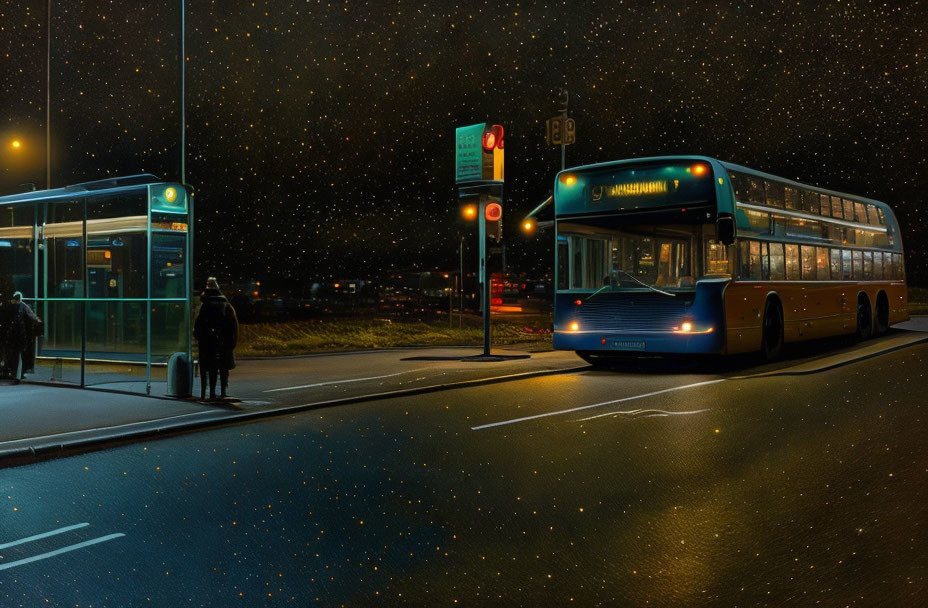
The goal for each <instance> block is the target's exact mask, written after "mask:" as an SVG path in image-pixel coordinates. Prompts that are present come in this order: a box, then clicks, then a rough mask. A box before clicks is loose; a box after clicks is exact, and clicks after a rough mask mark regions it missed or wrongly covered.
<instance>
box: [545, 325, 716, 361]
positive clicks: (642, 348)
mask: <svg viewBox="0 0 928 608" xmlns="http://www.w3.org/2000/svg"><path fill="white" fill-rule="evenodd" d="M553 341H554V348H555V349H557V350H575V351H593V352H601V353H602V354H604V355H605V354H609V353H615V354H635V353H641V354H645V353H650V354H700V353H702V354H715V353H721V352H723V351H724V347H725V341H724V334H723V332H721V331H717V330H714V331H711V332H709V333H678V332H667V331H640V332H609V331H584V332H579V331H566V330H555V331H554V339H553Z"/></svg>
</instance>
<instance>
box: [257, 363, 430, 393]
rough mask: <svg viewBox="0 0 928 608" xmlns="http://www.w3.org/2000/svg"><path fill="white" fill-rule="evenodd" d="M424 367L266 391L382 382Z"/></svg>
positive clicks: (274, 390)
mask: <svg viewBox="0 0 928 608" xmlns="http://www.w3.org/2000/svg"><path fill="white" fill-rule="evenodd" d="M423 369H425V368H424V367H420V368H418V369H409V370H406V371H404V372H396V373H395V374H386V375H384V376H371V377H370V378H351V379H348V380H332V381H330V382H317V383H316V384H304V385H302V386H287V387H285V388H272V389H270V390H267V391H264V392H265V393H276V392H278V391H295V390H299V389H301V388H314V387H317V386H329V385H331V384H347V383H348V382H364V381H365V380H380V379H381V378H392V377H393V376H399V375H401V374H411V373H413V372H418V371H422V370H423Z"/></svg>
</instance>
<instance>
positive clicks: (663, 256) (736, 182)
mask: <svg viewBox="0 0 928 608" xmlns="http://www.w3.org/2000/svg"><path fill="white" fill-rule="evenodd" d="M554 222H555V233H556V263H555V267H556V268H555V285H556V293H555V311H554V347H555V348H558V349H563V350H574V351H577V353H578V354H579V355H580V356H581V357H583V358H584V359H585V360H586V361H588V362H590V363H593V364H594V365H597V364H604V363H608V362H609V361H610V360H612V359H614V358H616V357H619V356H628V355H630V354H635V353H637V354H642V353H660V354H683V353H718V354H734V353H746V352H754V351H760V352H761V353H763V355H764V356H765V357H766V358H767V359H774V358H776V357H777V356H779V354H780V352H781V350H782V348H783V345H784V343H787V342H797V341H800V340H809V339H813V338H823V337H827V336H835V335H839V334H854V333H856V334H857V336H858V337H859V338H861V339H866V338H869V337H870V336H873V335H879V334H882V333H884V332H886V331H887V329H888V328H889V326H890V325H891V324H893V323H899V322H901V321H905V320H908V318H909V315H908V311H907V308H906V304H907V302H906V301H907V292H906V283H905V269H904V266H903V256H902V239H901V233H900V230H899V225H898V223H897V221H896V218H895V216H894V215H893V212H892V210H891V209H890V208H889V206H888V205H886V204H885V203H881V202H879V201H875V200H872V199H868V198H864V197H861V196H854V195H850V194H843V193H840V192H834V191H831V190H825V189H823V188H817V187H814V186H809V185H805V184H800V183H798V182H795V181H792V180H788V179H783V178H779V177H775V176H773V175H768V174H766V173H761V172H759V171H755V170H753V169H748V168H746V167H742V166H739V165H734V164H731V163H727V162H722V161H719V160H716V159H712V158H707V157H703V156H673V157H657V158H641V159H631V160H623V161H617V162H610V163H602V164H597V165H588V166H583V167H577V168H574V169H569V170H566V171H562V172H560V173H559V174H558V176H557V179H556V183H555V192H554Z"/></svg>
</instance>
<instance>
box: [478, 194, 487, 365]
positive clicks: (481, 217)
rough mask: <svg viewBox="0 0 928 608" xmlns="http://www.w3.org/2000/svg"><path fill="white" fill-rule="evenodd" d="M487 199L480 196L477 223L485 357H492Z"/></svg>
mask: <svg viewBox="0 0 928 608" xmlns="http://www.w3.org/2000/svg"><path fill="white" fill-rule="evenodd" d="M486 209H487V197H486V196H485V195H483V194H481V195H480V205H479V206H478V208H477V223H478V224H479V226H480V229H479V232H480V234H479V236H478V239H479V241H480V294H481V295H480V299H481V301H482V303H481V305H480V307H481V308H482V309H483V356H484V357H489V356H490V273H488V272H487V218H486Z"/></svg>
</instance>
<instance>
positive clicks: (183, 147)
mask: <svg viewBox="0 0 928 608" xmlns="http://www.w3.org/2000/svg"><path fill="white" fill-rule="evenodd" d="M49 1H51V0H49ZM186 12H187V2H186V0H180V183H181V184H183V185H186V184H187V165H186V159H185V156H186V151H187V103H186V101H187V100H186V97H187V77H186V74H187V66H186V61H187V44H186V27H187V24H186ZM190 228H191V229H192V228H193V226H191V227H190Z"/></svg>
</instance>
